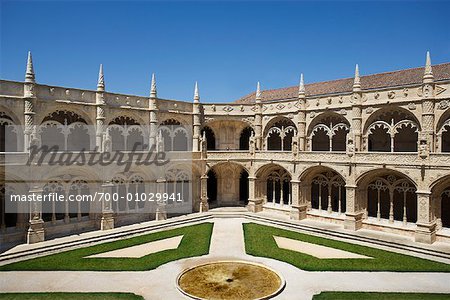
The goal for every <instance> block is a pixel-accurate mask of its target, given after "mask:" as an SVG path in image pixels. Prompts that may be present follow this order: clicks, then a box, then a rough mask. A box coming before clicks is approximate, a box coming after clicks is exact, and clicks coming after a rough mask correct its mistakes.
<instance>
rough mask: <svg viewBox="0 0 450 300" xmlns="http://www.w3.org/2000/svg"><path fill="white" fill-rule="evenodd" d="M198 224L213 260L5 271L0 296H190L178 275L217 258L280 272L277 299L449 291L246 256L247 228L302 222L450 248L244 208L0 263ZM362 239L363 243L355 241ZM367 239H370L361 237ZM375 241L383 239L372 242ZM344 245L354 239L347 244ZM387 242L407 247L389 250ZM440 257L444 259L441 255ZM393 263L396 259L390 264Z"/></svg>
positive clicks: (432, 248)
mask: <svg viewBox="0 0 450 300" xmlns="http://www.w3.org/2000/svg"><path fill="white" fill-rule="evenodd" d="M255 216H257V217H258V218H254V217H255ZM199 222H214V228H213V232H212V237H211V244H210V251H209V254H208V255H204V256H200V257H193V258H188V259H181V260H177V261H172V262H169V263H166V264H164V265H162V266H160V267H158V268H156V269H154V270H150V271H142V272H134V271H133V272H129V271H123V272H109V271H101V272H98V271H6V272H1V274H0V276H1V280H0V291H1V292H3V293H5V292H131V293H135V294H137V295H142V296H143V297H144V298H145V299H186V296H184V295H182V294H181V293H180V292H179V291H178V290H177V287H176V278H177V276H178V274H179V273H180V272H182V271H183V270H184V269H186V268H188V267H192V266H195V265H198V264H202V263H205V262H212V261H218V260H243V261H251V262H256V263H261V264H264V265H266V266H268V267H270V268H272V269H274V270H276V271H277V272H279V273H280V274H281V275H282V276H283V277H284V279H285V280H286V287H285V288H284V290H283V291H282V292H281V293H280V294H279V295H278V296H276V297H275V298H274V299H311V297H312V296H313V295H314V294H318V293H320V292H321V291H372V292H375V291H378V292H426V293H450V285H449V284H448V283H449V282H450V273H431V272H430V273H427V272H351V271H346V272H328V271H326V272H308V271H304V270H301V269H299V268H297V267H295V266H293V265H290V264H288V263H285V262H282V261H278V260H274V259H268V258H263V257H255V256H250V255H248V254H246V253H245V245H244V235H243V229H242V223H245V222H254V223H261V224H266V225H271V226H274V227H277V226H278V227H284V228H285V229H286V228H287V227H288V226H289V224H291V225H293V226H294V225H302V226H303V227H302V228H300V227H299V228H294V227H292V228H288V229H289V230H293V231H299V232H301V231H302V230H303V231H305V230H308V228H311V229H314V228H315V229H320V230H317V231H316V232H313V231H311V232H308V233H309V234H312V235H317V236H321V235H323V236H327V238H330V236H329V235H327V234H328V233H330V232H332V233H333V235H334V238H335V239H338V240H339V239H341V240H345V239H346V237H345V236H347V237H348V236H350V237H351V236H353V237H355V238H354V240H353V241H352V242H354V243H356V244H362V245H369V246H370V247H374V248H380V249H385V250H386V249H388V250H391V251H394V252H400V253H404V254H408V255H412V256H418V257H423V258H427V259H430V260H436V261H440V262H444V263H447V264H450V244H448V243H442V242H436V243H435V244H432V245H422V244H417V243H414V242H413V241H412V239H411V238H408V237H401V236H398V235H393V234H387V233H381V232H374V231H370V230H360V231H357V232H352V233H350V232H348V231H345V230H344V229H342V228H340V226H339V225H336V224H330V223H322V222H317V221H312V220H302V221H290V220H287V219H286V218H285V217H281V216H279V215H274V214H273V213H258V214H251V213H247V212H243V211H242V209H239V208H232V209H225V208H219V209H215V210H212V211H210V212H208V213H203V214H192V215H187V216H183V217H177V218H174V219H168V220H164V221H158V222H157V221H152V222H146V223H141V224H134V225H130V226H124V227H120V228H116V229H113V230H110V231H104V232H101V231H97V232H89V233H84V234H80V235H73V236H68V237H64V238H60V239H54V240H49V241H45V242H43V243H39V244H33V245H21V246H17V247H15V248H13V249H10V250H8V251H6V252H4V253H2V254H1V255H0V265H2V264H6V263H9V262H11V261H14V260H23V259H26V258H30V257H34V256H40V255H47V254H49V253H52V252H54V251H61V249H60V250H57V248H59V247H62V248H65V249H64V250H67V249H72V248H79V247H83V246H86V245H87V244H89V245H92V244H95V243H101V242H105V241H111V240H114V239H117V238H118V237H119V236H120V234H123V233H125V234H127V236H128V235H136V234H142V232H149V231H151V232H154V231H158V230H164V229H166V228H174V227H177V226H185V225H190V224H194V223H199ZM358 237H360V238H361V239H358ZM363 238H365V239H363ZM371 240H373V241H375V240H376V241H378V242H371ZM346 241H347V242H348V241H349V240H346ZM389 245H403V246H404V247H391V246H389ZM437 254H440V255H437ZM393 263H395V262H393Z"/></svg>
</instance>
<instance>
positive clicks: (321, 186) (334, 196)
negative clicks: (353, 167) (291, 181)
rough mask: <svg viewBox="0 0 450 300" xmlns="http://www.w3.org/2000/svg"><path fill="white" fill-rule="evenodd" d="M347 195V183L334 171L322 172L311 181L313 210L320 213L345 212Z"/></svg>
mask: <svg viewBox="0 0 450 300" xmlns="http://www.w3.org/2000/svg"><path fill="white" fill-rule="evenodd" d="M345 206H346V194H345V181H344V179H343V178H342V176H341V175H339V174H338V173H336V172H334V171H331V170H329V171H326V172H321V173H319V174H317V175H315V176H314V177H313V179H312V181H311V208H313V209H318V210H319V212H320V211H322V210H326V211H328V212H329V213H331V212H337V213H338V214H341V213H344V212H345Z"/></svg>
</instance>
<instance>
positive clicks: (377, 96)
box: [373, 92, 380, 100]
mask: <svg viewBox="0 0 450 300" xmlns="http://www.w3.org/2000/svg"><path fill="white" fill-rule="evenodd" d="M373 97H374V98H375V100H378V98H380V93H378V92H376V93H375V94H373Z"/></svg>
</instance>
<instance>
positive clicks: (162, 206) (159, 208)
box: [155, 177, 167, 221]
mask: <svg viewBox="0 0 450 300" xmlns="http://www.w3.org/2000/svg"><path fill="white" fill-rule="evenodd" d="M165 186H166V179H164V178H162V177H160V178H158V179H157V180H156V190H157V193H160V194H161V195H162V194H164V193H165V191H166V189H165ZM155 219H156V221H160V220H166V219H167V212H166V203H165V202H164V201H159V202H157V203H156V216H155Z"/></svg>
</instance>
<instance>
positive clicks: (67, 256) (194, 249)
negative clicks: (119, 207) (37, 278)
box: [0, 223, 213, 271]
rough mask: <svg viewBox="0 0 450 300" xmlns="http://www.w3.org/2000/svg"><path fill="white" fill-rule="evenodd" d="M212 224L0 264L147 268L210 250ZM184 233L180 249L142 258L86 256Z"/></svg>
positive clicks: (88, 268)
mask: <svg viewBox="0 0 450 300" xmlns="http://www.w3.org/2000/svg"><path fill="white" fill-rule="evenodd" d="M212 228H213V224H212V223H202V224H198V225H192V226H186V227H182V228H177V229H172V230H166V231H161V232H156V233H150V234H147V235H142V236H137V237H133V238H129V239H124V240H119V241H114V242H109V243H104V244H99V245H95V246H90V247H86V248H81V249H75V250H70V251H65V252H61V253H57V254H50V255H47V256H43V257H38V258H33V259H29V260H25V261H20V262H15V263H11V264H8V265H4V266H0V271H12V270H19V271H25V270H26V271H31V270H33V271H56V270H58V271H62V270H64V271H144V270H151V269H154V268H157V267H158V266H160V265H162V264H165V263H167V262H170V261H174V260H178V259H181V258H186V257H194V256H200V255H204V254H208V253H209V244H210V239H211V233H212ZM178 235H184V236H183V239H182V241H181V243H180V246H179V247H178V249H172V250H165V251H161V252H157V253H152V254H149V255H147V256H144V257H141V258H84V257H85V256H88V255H92V254H97V253H102V252H106V251H111V250H116V249H121V248H125V247H130V246H135V245H139V244H143V243H147V242H151V241H155V240H160V239H164V238H168V237H173V236H178Z"/></svg>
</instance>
